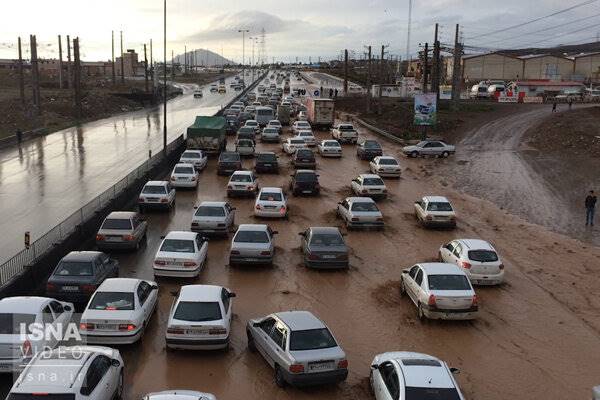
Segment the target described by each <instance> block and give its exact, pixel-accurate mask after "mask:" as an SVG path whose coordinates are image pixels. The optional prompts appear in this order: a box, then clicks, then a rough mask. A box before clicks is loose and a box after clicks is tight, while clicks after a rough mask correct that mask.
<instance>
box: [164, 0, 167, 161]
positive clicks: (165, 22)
mask: <svg viewBox="0 0 600 400" xmlns="http://www.w3.org/2000/svg"><path fill="white" fill-rule="evenodd" d="M163 15H164V17H163V18H164V20H163V24H164V32H163V35H164V36H163V63H164V65H163V67H164V68H163V78H164V81H163V90H164V93H163V101H164V106H163V110H164V111H163V113H164V115H163V152H164V156H165V158H166V157H167V0H164V2H163Z"/></svg>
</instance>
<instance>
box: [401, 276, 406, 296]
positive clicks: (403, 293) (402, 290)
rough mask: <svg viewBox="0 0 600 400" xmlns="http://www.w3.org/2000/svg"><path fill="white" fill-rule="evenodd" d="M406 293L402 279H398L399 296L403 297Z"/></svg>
mask: <svg viewBox="0 0 600 400" xmlns="http://www.w3.org/2000/svg"><path fill="white" fill-rule="evenodd" d="M405 295H406V287H405V286H404V279H402V280H401V281H400V297H404V296H405Z"/></svg>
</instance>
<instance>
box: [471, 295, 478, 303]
mask: <svg viewBox="0 0 600 400" xmlns="http://www.w3.org/2000/svg"><path fill="white" fill-rule="evenodd" d="M478 304H479V299H478V298H477V295H476V294H474V295H473V299H472V300H471V305H472V306H476V305H478Z"/></svg>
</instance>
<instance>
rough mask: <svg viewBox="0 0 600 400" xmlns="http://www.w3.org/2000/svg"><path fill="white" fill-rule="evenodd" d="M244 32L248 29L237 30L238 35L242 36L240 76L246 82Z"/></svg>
mask: <svg viewBox="0 0 600 400" xmlns="http://www.w3.org/2000/svg"><path fill="white" fill-rule="evenodd" d="M246 32H250V31H249V30H248V29H238V33H241V34H242V76H243V77H244V79H243V80H246Z"/></svg>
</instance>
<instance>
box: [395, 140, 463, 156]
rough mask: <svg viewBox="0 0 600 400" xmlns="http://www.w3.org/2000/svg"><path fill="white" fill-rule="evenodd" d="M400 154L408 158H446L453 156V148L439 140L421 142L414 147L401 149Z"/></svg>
mask: <svg viewBox="0 0 600 400" xmlns="http://www.w3.org/2000/svg"><path fill="white" fill-rule="evenodd" d="M402 152H403V153H404V154H405V155H407V156H410V157H419V156H438V157H444V158H446V157H448V156H449V155H450V154H454V152H455V147H454V146H452V145H449V144H446V143H444V142H442V141H441V140H423V141H422V142H419V143H417V144H416V145H414V146H405V147H403V148H402Z"/></svg>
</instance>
